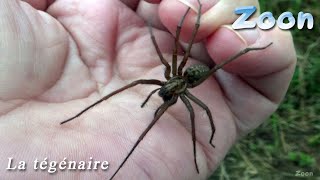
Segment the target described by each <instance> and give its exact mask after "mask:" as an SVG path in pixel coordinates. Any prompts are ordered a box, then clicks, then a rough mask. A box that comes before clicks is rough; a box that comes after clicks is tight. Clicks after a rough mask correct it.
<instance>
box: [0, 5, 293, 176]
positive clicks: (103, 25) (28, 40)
mask: <svg viewBox="0 0 320 180" xmlns="http://www.w3.org/2000/svg"><path fill="white" fill-rule="evenodd" d="M40 2H41V3H40ZM29 3H31V4H32V5H33V6H34V7H37V8H38V9H43V8H42V7H43V6H45V4H46V3H48V6H49V8H48V9H47V10H46V12H44V11H38V10H36V9H34V7H31V6H30V5H29V4H28V3H25V2H22V1H17V0H16V1H12V0H11V1H4V0H2V1H1V2H0V8H1V9H0V12H1V13H0V19H1V21H0V25H1V28H2V29H1V31H0V48H1V49H0V63H1V66H0V69H1V72H0V84H1V88H0V98H1V101H0V142H1V144H2V145H3V146H2V147H1V151H0V159H1V170H0V172H1V173H2V174H3V175H2V176H3V177H5V179H10V178H22V177H23V178H26V177H27V178H28V179H35V178H38V177H46V176H48V178H49V177H51V178H57V177H60V178H65V179H70V178H75V179H88V178H89V177H90V179H103V178H108V177H110V176H111V175H112V173H113V172H114V171H115V170H116V168H117V167H118V166H119V165H120V163H121V161H122V160H123V158H124V157H125V156H126V155H127V153H128V151H129V150H130V149H131V147H132V146H133V144H134V143H135V142H136V140H137V138H138V137H139V136H140V134H141V132H142V131H143V130H144V129H145V128H146V126H147V125H148V124H149V123H150V121H151V120H152V119H153V115H154V111H155V110H156V109H157V107H159V106H160V105H161V104H162V102H163V101H162V99H161V98H160V97H158V96H153V97H152V98H151V100H150V101H149V102H148V104H147V105H146V107H144V108H143V109H141V108H140V105H141V103H142V102H143V101H144V99H145V98H146V96H147V95H148V94H149V92H151V91H152V90H153V89H155V87H157V86H154V85H152V86H151V85H139V86H136V87H134V88H131V89H129V90H126V91H124V92H122V93H121V94H118V95H116V96H114V97H112V98H111V99H109V100H107V101H105V102H103V103H101V104H99V105H98V106H96V107H94V108H93V109H91V110H89V111H88V112H87V113H85V114H83V115H82V116H80V117H79V118H77V119H75V120H73V121H71V122H69V123H67V124H64V125H60V122H61V121H63V120H65V119H67V118H69V117H71V116H73V115H74V114H76V113H78V112H79V111H80V110H82V109H83V108H85V107H86V106H88V105H90V104H92V103H93V102H95V101H96V100H98V99H100V98H101V97H102V96H104V95H106V94H108V93H110V92H111V91H114V90H115V89H117V88H119V87H122V86H124V85H126V84H128V83H129V82H132V81H134V80H137V79H159V80H165V79H164V75H163V74H164V67H163V65H162V64H161V62H160V60H159V57H158V56H157V53H156V51H155V49H154V46H153V44H152V42H151V40H150V34H149V33H148V29H147V26H146V24H145V23H144V21H143V20H142V18H141V17H139V16H138V15H137V14H136V13H135V12H134V11H132V9H130V8H128V7H127V6H126V5H125V4H123V3H122V2H121V1H117V0H110V1H104V0H94V1H92V0H90V1H89V0H85V1H84V0H82V1H79V0H58V1H56V2H54V3H52V4H51V3H50V2H46V1H38V2H36V1H29ZM165 3H172V1H170V2H169V1H168V2H166V1H164V2H162V4H163V5H162V8H163V9H166V7H169V6H168V5H167V6H166V5H165ZM176 3H177V2H176ZM8 7H10V8H8ZM170 7H173V6H170ZM174 7H176V8H179V7H181V10H179V11H177V12H174V13H178V14H175V15H173V16H176V17H181V16H182V14H181V13H183V12H184V10H185V8H186V7H184V6H182V5H181V4H179V6H174ZM167 9H170V8H167ZM162 13H163V14H161V13H160V17H162V19H164V24H165V25H166V26H168V28H169V29H174V28H175V25H176V24H177V23H176V21H177V20H178V19H179V18H173V19H174V20H172V21H169V20H168V19H167V18H165V17H166V16H168V15H166V14H165V12H162ZM195 16H196V14H195V13H194V12H191V13H190V16H189V17H188V18H187V19H186V29H185V31H183V34H182V35H183V36H184V37H185V36H187V35H188V34H189V35H190V33H188V32H191V29H192V24H194V20H195ZM204 24H205V25H204V26H202V27H201V29H200V32H199V34H198V35H199V37H202V38H203V39H207V41H206V43H205V44H204V47H205V49H206V50H207V51H208V53H209V55H210V56H211V58H213V59H215V60H216V62H221V61H222V60H224V59H226V58H227V57H229V56H231V55H233V54H235V53H236V52H238V51H239V50H241V49H243V48H245V47H246V46H247V45H248V44H252V46H256V47H259V46H263V45H266V44H268V43H269V42H274V45H273V46H272V47H270V48H269V49H267V50H264V51H261V52H252V53H250V54H248V55H245V56H243V57H241V58H239V60H238V61H235V62H233V63H232V64H230V65H228V66H226V67H225V71H223V70H220V71H219V72H218V73H217V74H216V76H215V77H210V78H209V79H208V80H206V81H205V82H204V83H203V84H201V85H200V86H198V87H196V88H194V89H192V90H191V92H192V93H193V94H194V95H195V96H196V97H198V98H199V99H201V100H202V101H203V102H204V103H205V104H207V106H208V107H209V108H210V110H211V112H212V115H213V118H214V122H215V126H216V133H215V137H214V140H213V143H214V145H215V146H216V148H212V147H211V146H210V144H209V138H210V134H211V127H210V125H209V119H208V117H207V115H206V112H205V111H204V110H202V109H201V108H200V107H198V106H196V105H195V104H193V105H194V109H195V112H196V136H197V161H198V165H199V170H200V174H197V172H196V170H195V166H194V163H193V149H192V140H191V133H190V132H191V127H190V126H191V122H190V118H189V113H188V111H187V109H186V107H185V106H184V104H183V103H182V102H181V101H178V102H177V103H176V104H175V105H174V106H172V107H170V108H169V109H168V111H167V112H166V113H164V115H163V116H162V117H161V119H160V120H159V121H158V122H157V124H156V125H155V126H154V127H153V128H152V130H151V131H150V132H149V133H148V134H147V136H146V137H145V138H144V139H143V141H142V142H141V143H140V145H139V146H138V148H137V149H136V150H135V152H134V153H133V155H132V156H131V157H130V159H129V160H128V161H127V163H126V164H125V165H124V167H123V168H122V169H121V170H120V172H119V174H118V175H117V176H116V179H117V178H119V179H128V178H129V177H130V178H131V179H205V178H206V177H208V175H210V174H211V173H212V172H213V170H214V169H215V168H216V167H217V165H218V163H219V162H220V161H221V160H222V159H223V157H224V156H225V154H226V153H227V151H228V149H229V148H230V147H231V146H232V145H233V144H234V143H235V141H236V140H237V139H238V138H239V137H240V136H241V135H243V134H245V133H247V132H249V131H250V130H252V129H253V128H255V127H257V126H258V125H259V124H261V123H262V122H263V120H265V119H266V118H267V117H268V116H269V115H270V114H271V113H272V112H273V111H274V110H275V109H276V107H277V105H278V104H279V102H280V101H281V99H282V98H283V96H284V94H285V92H286V89H287V87H288V84H289V82H290V78H291V76H292V72H293V69H294V66H295V53H294V48H293V45H292V40H291V36H290V34H288V33H286V32H282V31H280V30H277V29H275V30H273V31H270V32H260V36H259V38H258V40H257V41H254V42H253V43H248V44H246V43H244V42H243V41H242V40H240V39H239V38H238V36H237V35H235V34H234V32H232V31H230V30H229V29H227V28H220V29H218V30H217V31H215V33H213V32H210V30H208V29H210V27H207V26H206V22H204ZM248 33H250V32H247V34H248ZM154 34H155V36H156V39H157V41H158V44H159V46H160V49H161V51H162V52H163V54H164V56H165V57H166V59H168V60H170V59H171V56H172V53H171V52H172V48H173V42H174V40H173V37H172V35H171V34H170V33H169V32H166V31H162V30H156V29H155V30H154ZM245 39H246V38H245ZM249 41H250V40H249ZM249 41H248V42H249ZM228 43H229V44H228ZM283 51H286V52H287V54H286V56H284V55H283V53H281V52H283ZM200 52H201V51H199V52H197V51H196V52H194V53H193V55H194V57H197V53H198V55H199V53H200ZM201 62H203V61H200V60H197V58H194V59H190V61H189V62H188V64H187V66H189V65H190V64H194V63H201ZM231 72H232V73H231ZM233 73H235V74H238V75H234V74H233ZM8 157H13V158H14V160H15V162H17V161H19V160H23V161H26V163H27V170H26V171H21V172H20V171H15V172H10V171H6V170H5V169H6V167H7V163H8ZM46 157H47V158H48V159H49V160H50V161H62V160H63V158H64V157H66V158H67V159H68V160H75V161H78V162H79V161H88V160H89V158H90V157H92V158H93V159H94V160H97V161H108V162H109V164H110V166H109V169H108V170H107V171H102V170H99V171H83V172H80V171H73V172H72V171H71V172H70V171H68V170H65V171H63V172H62V171H59V170H58V172H57V173H56V174H55V175H49V173H48V172H47V171H40V170H38V171H35V170H33V161H34V160H35V159H38V160H40V161H41V160H43V159H44V158H46Z"/></svg>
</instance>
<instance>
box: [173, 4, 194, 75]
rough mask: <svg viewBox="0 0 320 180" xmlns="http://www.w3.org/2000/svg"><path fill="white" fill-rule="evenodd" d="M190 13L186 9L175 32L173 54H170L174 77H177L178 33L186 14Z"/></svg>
mask: <svg viewBox="0 0 320 180" xmlns="http://www.w3.org/2000/svg"><path fill="white" fill-rule="evenodd" d="M189 11H190V7H189V8H188V9H187V11H186V12H185V13H184V15H183V16H182V18H181V20H180V22H179V24H178V26H177V30H176V37H175V41H174V45H175V46H174V49H173V54H172V75H173V76H176V75H177V58H178V48H179V39H180V32H181V28H182V24H183V22H184V19H185V18H186V16H187V14H188V12H189Z"/></svg>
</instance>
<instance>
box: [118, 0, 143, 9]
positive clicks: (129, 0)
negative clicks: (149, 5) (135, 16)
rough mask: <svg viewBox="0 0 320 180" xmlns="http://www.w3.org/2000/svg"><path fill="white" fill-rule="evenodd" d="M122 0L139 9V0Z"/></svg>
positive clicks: (132, 7)
mask: <svg viewBox="0 0 320 180" xmlns="http://www.w3.org/2000/svg"><path fill="white" fill-rule="evenodd" d="M121 2H122V3H123V4H125V5H127V6H128V7H129V8H131V9H132V10H134V11H135V10H136V9H137V7H138V4H139V0H121Z"/></svg>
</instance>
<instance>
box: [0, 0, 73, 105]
mask: <svg viewBox="0 0 320 180" xmlns="http://www.w3.org/2000/svg"><path fill="white" fill-rule="evenodd" d="M0 27H1V31H0V39H1V41H0V52H1V53H0V64H1V66H0V84H1V88H0V98H1V99H2V100H5V101H6V100H12V99H28V98H31V97H34V96H37V95H39V94H41V93H43V92H44V91H45V90H47V89H48V88H49V87H51V86H52V85H53V84H54V83H55V81H57V80H58V78H59V77H60V75H61V73H62V70H63V66H64V61H65V59H66V56H67V46H68V37H67V33H66V31H65V30H64V28H63V27H62V26H61V25H60V24H59V23H58V22H57V21H56V20H55V19H54V18H52V17H51V16H50V15H48V14H47V13H45V12H43V11H38V10H36V9H34V8H33V7H31V6H30V5H29V4H28V3H26V2H23V1H18V0H1V1H0Z"/></svg>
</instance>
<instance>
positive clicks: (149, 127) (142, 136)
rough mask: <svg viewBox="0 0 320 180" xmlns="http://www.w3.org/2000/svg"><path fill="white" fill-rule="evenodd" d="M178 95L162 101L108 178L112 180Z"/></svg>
mask: <svg viewBox="0 0 320 180" xmlns="http://www.w3.org/2000/svg"><path fill="white" fill-rule="evenodd" d="M177 99H178V97H177V96H174V97H172V99H170V100H169V101H166V102H164V103H163V104H162V105H161V106H160V110H159V113H157V115H156V116H155V117H154V119H153V120H152V121H151V123H150V124H149V125H148V127H147V128H146V129H145V130H144V131H143V133H142V134H141V135H140V137H139V139H138V140H137V141H136V143H135V144H134V146H133V147H132V148H131V150H130V152H129V153H128V155H127V156H126V157H125V159H124V160H123V161H122V163H121V164H120V166H119V167H118V169H117V170H116V171H115V172H114V174H113V175H112V176H111V178H110V180H112V179H113V178H114V177H115V176H116V174H117V173H118V171H119V170H120V169H121V168H122V166H123V165H124V163H125V162H126V161H127V160H128V158H129V157H130V155H131V154H132V153H133V151H134V150H135V149H136V147H137V146H138V145H139V143H140V142H141V141H142V139H143V138H144V137H145V136H146V134H147V133H148V132H149V130H150V129H151V128H152V126H153V125H154V124H155V123H156V122H157V121H158V120H159V119H160V117H161V116H162V115H163V113H164V112H165V111H166V110H167V109H168V108H169V107H170V106H171V105H173V104H175V103H176V102H177Z"/></svg>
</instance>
